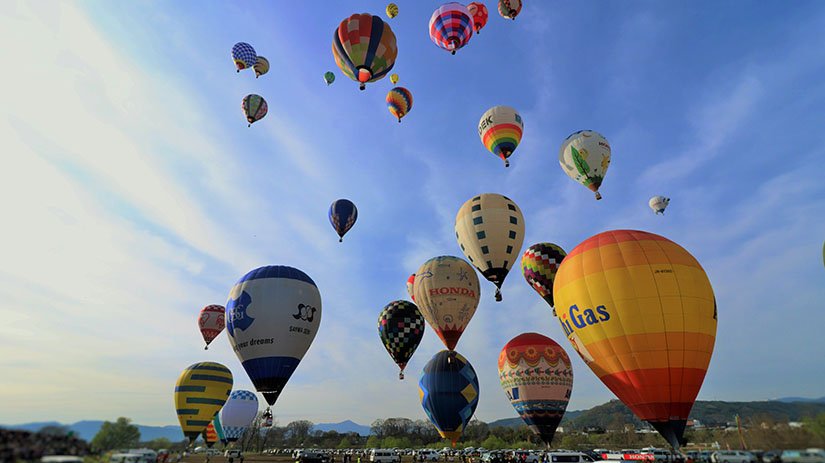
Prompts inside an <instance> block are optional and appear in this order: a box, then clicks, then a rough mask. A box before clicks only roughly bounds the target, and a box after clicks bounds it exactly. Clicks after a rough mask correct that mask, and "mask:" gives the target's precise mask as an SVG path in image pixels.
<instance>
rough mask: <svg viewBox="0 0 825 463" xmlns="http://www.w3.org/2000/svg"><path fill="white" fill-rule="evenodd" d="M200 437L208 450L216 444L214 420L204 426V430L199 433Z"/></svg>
mask: <svg viewBox="0 0 825 463" xmlns="http://www.w3.org/2000/svg"><path fill="white" fill-rule="evenodd" d="M215 416H217V415H215ZM201 437H203V441H204V442H205V443H206V447H207V448H210V449H211V448H212V446H213V445H215V443H216V442H218V432H217V431H215V423H214V418H213V420H212V421H210V422H209V424H208V425H206V429H204V430H203V432H202V433H201Z"/></svg>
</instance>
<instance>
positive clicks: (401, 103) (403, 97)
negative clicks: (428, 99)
mask: <svg viewBox="0 0 825 463" xmlns="http://www.w3.org/2000/svg"><path fill="white" fill-rule="evenodd" d="M412 104H413V97H412V93H410V91H409V90H407V89H406V88H404V87H395V88H393V89H392V90H390V91H389V92H387V108H388V109H389V110H390V114H392V115H393V116H395V117H397V118H398V123H399V124H400V123H401V118H402V117H404V116H406V115H407V113H408V112H410V109H412Z"/></svg>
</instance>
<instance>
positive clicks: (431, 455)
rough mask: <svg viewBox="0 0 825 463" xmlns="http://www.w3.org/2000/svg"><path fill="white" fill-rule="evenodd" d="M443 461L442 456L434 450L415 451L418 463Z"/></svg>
mask: <svg viewBox="0 0 825 463" xmlns="http://www.w3.org/2000/svg"><path fill="white" fill-rule="evenodd" d="M440 459H441V454H440V453H438V452H436V451H435V450H433V449H421V450H416V451H415V460H416V461H438V460H440Z"/></svg>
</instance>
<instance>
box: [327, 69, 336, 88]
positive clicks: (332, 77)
mask: <svg viewBox="0 0 825 463" xmlns="http://www.w3.org/2000/svg"><path fill="white" fill-rule="evenodd" d="M324 82H326V83H327V85H329V84H331V83H333V82H335V74H333V73H332V72H330V71H327V72H325V73H324Z"/></svg>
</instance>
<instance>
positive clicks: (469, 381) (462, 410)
mask: <svg viewBox="0 0 825 463" xmlns="http://www.w3.org/2000/svg"><path fill="white" fill-rule="evenodd" d="M478 392H479V388H478V377H476V372H475V370H474V369H473V366H472V365H470V362H468V361H467V359H466V358H464V356H462V355H461V354H459V353H458V352H455V351H452V350H449V351H448V350H442V351H441V352H439V353H437V354H435V355H434V356H433V358H432V359H430V361H429V362H427V365H425V366H424V372H423V373H422V375H421V379H420V380H419V382H418V396H419V397H420V399H421V406H422V407H424V411H425V412H427V416H428V417H429V418H430V421H432V423H433V424H434V425H435V427H436V429H437V430H438V433H439V434H441V437H443V438H444V439H450V440H451V441H452V443H453V446H455V443H456V441H458V439H459V438H460V437H461V434H462V433H463V432H464V428H465V427H466V426H467V423H468V422H469V421H470V418H472V417H473V413H475V411H476V406H477V405H478Z"/></svg>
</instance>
